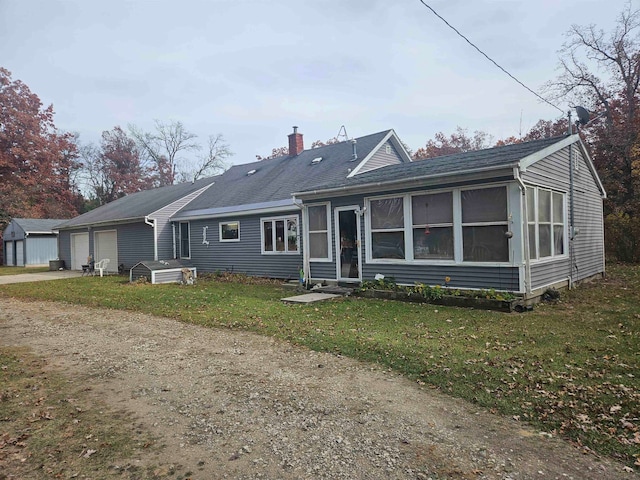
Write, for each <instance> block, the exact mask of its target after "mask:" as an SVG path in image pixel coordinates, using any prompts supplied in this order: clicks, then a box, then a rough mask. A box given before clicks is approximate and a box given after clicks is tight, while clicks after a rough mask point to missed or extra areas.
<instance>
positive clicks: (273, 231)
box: [260, 214, 302, 255]
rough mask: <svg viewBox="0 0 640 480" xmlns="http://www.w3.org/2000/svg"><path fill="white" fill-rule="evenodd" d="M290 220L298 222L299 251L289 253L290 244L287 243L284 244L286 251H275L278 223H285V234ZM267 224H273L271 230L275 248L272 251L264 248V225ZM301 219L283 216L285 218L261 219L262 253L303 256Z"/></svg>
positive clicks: (297, 240) (293, 216) (297, 243)
mask: <svg viewBox="0 0 640 480" xmlns="http://www.w3.org/2000/svg"><path fill="white" fill-rule="evenodd" d="M289 220H295V222H296V230H297V231H296V246H297V250H295V251H289V242H288V241H285V242H284V248H285V249H284V250H281V251H278V250H276V249H275V246H276V222H277V221H283V222H284V227H285V232H286V230H287V222H288V221H289ZM266 223H271V228H272V230H271V231H272V234H271V235H272V245H273V247H274V250H272V251H270V250H265V248H264V240H265V237H264V225H265V224H266ZM300 243H301V242H300V217H299V215H295V214H294V215H283V216H278V217H262V218H260V253H261V254H262V255H300V254H301V250H302V249H301V248H300V247H301V245H300Z"/></svg>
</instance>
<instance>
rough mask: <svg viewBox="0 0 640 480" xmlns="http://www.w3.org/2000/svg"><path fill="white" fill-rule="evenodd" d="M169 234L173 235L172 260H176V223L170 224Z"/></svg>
mask: <svg viewBox="0 0 640 480" xmlns="http://www.w3.org/2000/svg"><path fill="white" fill-rule="evenodd" d="M171 233H172V235H173V258H174V259H176V258H178V257H177V256H176V253H177V250H176V223H175V222H171Z"/></svg>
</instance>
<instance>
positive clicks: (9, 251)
mask: <svg viewBox="0 0 640 480" xmlns="http://www.w3.org/2000/svg"><path fill="white" fill-rule="evenodd" d="M4 254H5V256H6V258H5V260H6V262H7V265H9V266H10V267H13V265H14V264H13V242H5V244H4Z"/></svg>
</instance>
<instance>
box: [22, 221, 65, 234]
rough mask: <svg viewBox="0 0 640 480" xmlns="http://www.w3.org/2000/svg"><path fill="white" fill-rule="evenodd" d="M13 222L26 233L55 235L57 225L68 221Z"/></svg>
mask: <svg viewBox="0 0 640 480" xmlns="http://www.w3.org/2000/svg"><path fill="white" fill-rule="evenodd" d="M13 221H14V222H15V223H16V224H17V225H19V226H20V228H22V230H24V231H25V233H53V230H55V228H54V227H55V226H56V225H60V224H61V223H62V222H66V221H67V220H65V219H63V218H14V219H13Z"/></svg>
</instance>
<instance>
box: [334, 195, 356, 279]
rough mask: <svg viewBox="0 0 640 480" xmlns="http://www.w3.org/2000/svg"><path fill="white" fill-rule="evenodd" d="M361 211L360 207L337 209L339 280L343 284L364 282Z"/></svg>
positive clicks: (337, 264) (337, 263)
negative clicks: (361, 263)
mask: <svg viewBox="0 0 640 480" xmlns="http://www.w3.org/2000/svg"><path fill="white" fill-rule="evenodd" d="M359 211H360V208H359V207H358V206H350V207H336V209H335V225H336V232H337V235H336V259H337V260H336V266H337V278H338V280H339V281H342V282H360V281H362V268H361V265H360V260H361V259H362V255H361V249H360V215H358V213H356V212H359Z"/></svg>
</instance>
